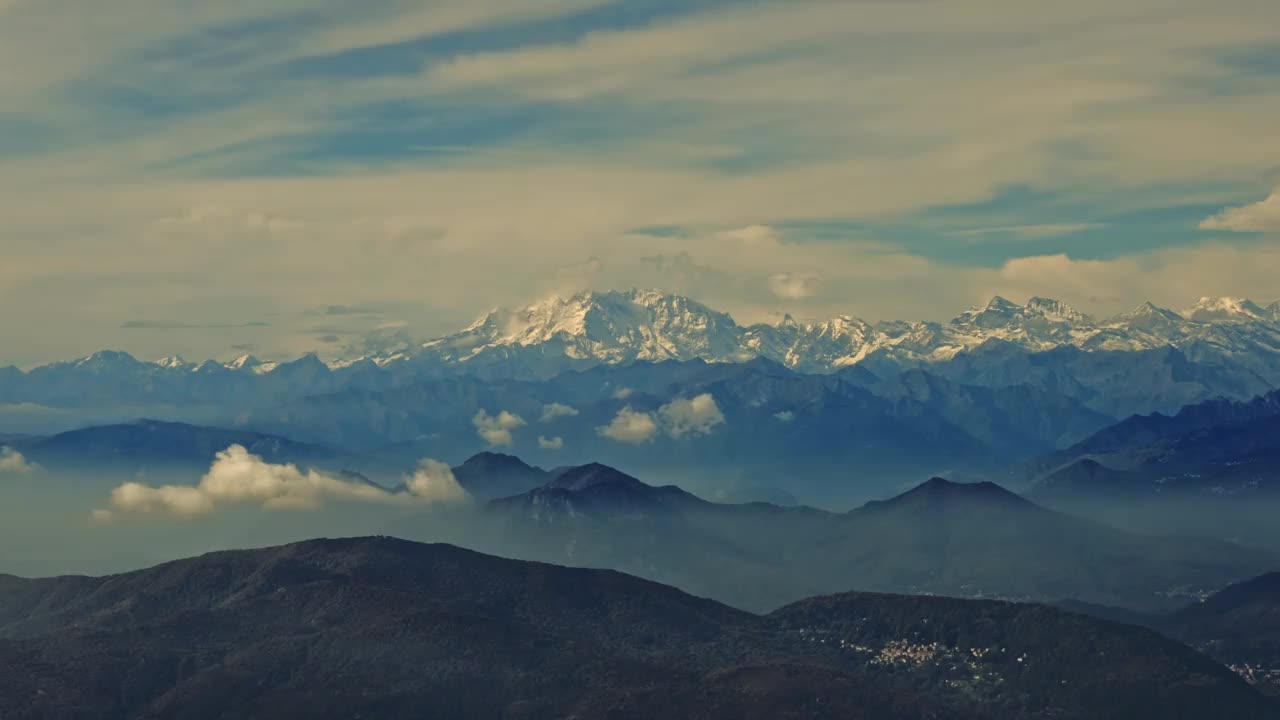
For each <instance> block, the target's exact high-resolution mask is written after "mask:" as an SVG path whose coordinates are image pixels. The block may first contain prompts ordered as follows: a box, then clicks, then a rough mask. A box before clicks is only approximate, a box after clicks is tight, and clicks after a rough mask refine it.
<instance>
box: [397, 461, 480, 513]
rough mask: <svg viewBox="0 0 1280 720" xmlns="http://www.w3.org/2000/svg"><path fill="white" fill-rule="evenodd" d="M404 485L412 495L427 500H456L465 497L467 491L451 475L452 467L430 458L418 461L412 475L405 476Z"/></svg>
mask: <svg viewBox="0 0 1280 720" xmlns="http://www.w3.org/2000/svg"><path fill="white" fill-rule="evenodd" d="M404 487H405V489H406V490H407V491H408V492H409V494H410V495H412V496H413V497H415V498H419V499H421V500H425V501H427V502H458V501H460V500H464V499H466V497H467V491H466V490H463V489H462V485H460V484H458V479H457V478H455V477H454V476H453V469H452V468H450V467H449V466H448V465H447V464H445V463H442V462H440V461H439V460H432V459H430V458H427V459H424V460H422V461H421V462H419V463H418V469H417V470H416V471H415V472H414V473H413V475H410V476H409V477H407V478H405V481H404Z"/></svg>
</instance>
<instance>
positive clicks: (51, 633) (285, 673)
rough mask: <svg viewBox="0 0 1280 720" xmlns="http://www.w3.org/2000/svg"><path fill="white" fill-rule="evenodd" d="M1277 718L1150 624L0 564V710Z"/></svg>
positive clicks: (540, 584)
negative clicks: (44, 571) (24, 574)
mask: <svg viewBox="0 0 1280 720" xmlns="http://www.w3.org/2000/svg"><path fill="white" fill-rule="evenodd" d="M424 712H426V713H429V714H430V715H431V716H432V717H439V718H477V717H494V718H497V717H504V718H529V719H534V718H538V719H541V718H556V717H577V718H584V719H585V718H606V717H607V718H646V717H707V718H712V717H741V718H760V719H764V718H802V717H803V718H826V717H831V718H836V717H839V718H861V719H863V720H888V719H889V718H893V719H895V720H899V719H905V720H910V719H912V718H917V719H919V720H925V719H926V718H929V719H933V720H970V719H973V720H976V719H977V718H990V717H1001V718H1010V719H1012V720H1022V719H1027V720H1030V719H1032V718H1046V719H1047V718H1060V719H1063V720H1073V719H1076V718H1081V719H1083V718H1091V719H1102V720H1112V719H1114V720H1120V719H1122V718H1123V719H1124V720H1142V719H1144V718H1153V719H1154V718H1160V719H1161V720H1169V719H1174V720H1179V719H1186V720H1191V719H1193V718H1194V719H1196V720H1199V719H1200V718H1205V717H1232V718H1240V719H1242V720H1251V719H1254V718H1256V719H1258V720H1264V719H1270V718H1275V717H1277V712H1278V711H1277V707H1276V706H1275V705H1274V704H1272V703H1271V702H1269V701H1268V700H1267V699H1266V698H1264V697H1263V696H1262V695H1260V694H1259V693H1258V692H1256V691H1255V690H1253V689H1252V688H1250V687H1249V686H1248V685H1247V684H1246V683H1245V682H1244V681H1243V680H1242V679H1241V678H1240V677H1238V676H1237V675H1236V674H1234V673H1232V672H1231V671H1230V670H1228V669H1227V668H1225V667H1223V666H1221V665H1219V664H1217V663H1215V662H1213V661H1212V660H1210V659H1208V658H1206V657H1204V656H1203V655H1200V654H1199V653H1197V652H1195V651H1194V650H1192V649H1190V648H1187V647H1185V646H1183V645H1180V644H1179V643H1177V642H1174V641H1172V640H1167V639H1165V638H1163V637H1161V636H1160V635H1158V634H1156V633H1155V632H1153V631H1151V630H1147V629H1144V628H1138V627H1134V626H1128V625H1122V624H1115V623H1110V622H1106V621H1102V620H1095V619H1091V618H1088V617H1085V616H1082V615H1076V614H1071V613H1065V612H1062V611H1058V610H1053V609H1050V608H1047V607H1042V606H1032V605H1014V604H1008V603H996V602H979V601H964V600H951V599H946V598H906V597H897V596H885V595H867V594H845V595H839V596H829V597H820V598H813V599H809V600H805V601H802V602H799V603H796V604H794V605H790V606H788V607H784V608H781V609H779V610H777V611H775V612H773V613H770V614H768V615H755V614H750V613H745V612H741V611H738V610H733V609H731V608H728V607H726V606H723V605H720V604H718V603H715V602H712V601H709V600H703V599H699V598H696V597H692V596H689V595H686V594H684V593H681V592H679V591H677V590H674V589H672V588H669V587H665V586H662V585H658V584H655V583H651V582H646V581H643V580H639V579H637V578H633V577H630V576H626V575H622V574H619V573H615V572H609V571H600V570H584V569H569V568H562V567H556V566H551V565H542V564H537V563H527V562H519V561H514V560H504V559H500V558H496V557H491V556H486V555H482V554H478V553H475V552H470V551H466V550H462V549H459V548H456V547H451V546H447V545H418V544H414V543H409V542H405V541H400V540H394V539H390V538H354V539H347V540H314V541H308V542H302V543H297V544H293V545H287V546H283V547H272V548H265V549H261V550H245V551H233V552H220V553H213V554H209V555H205V556H202V557H197V558H192V559H187V560H180V561H176V562H172V563H168V564H165V565H161V566H158V567H153V568H150V569H147V570H140V571H136V572H132V573H127V574H123V575H115V576H109V577H61V578H50V579H43V580H23V579H19V578H15V577H11V576H0V713H2V714H3V715H4V717H7V718H46V717H59V718H68V719H73V718H74V719H79V718H94V719H97V718H126V717H185V718H217V717H229V716H235V717H242V718H260V717H261V718H266V717H270V718H347V717H381V718H400V717H421V716H422V715H423V713H424Z"/></svg>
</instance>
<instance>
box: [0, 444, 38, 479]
mask: <svg viewBox="0 0 1280 720" xmlns="http://www.w3.org/2000/svg"><path fill="white" fill-rule="evenodd" d="M35 469H36V466H35V465H33V464H31V463H29V462H27V459H26V458H25V457H23V455H22V453H20V452H18V451H17V450H14V449H13V448H11V447H0V475H28V474H30V473H32V472H33V471H35Z"/></svg>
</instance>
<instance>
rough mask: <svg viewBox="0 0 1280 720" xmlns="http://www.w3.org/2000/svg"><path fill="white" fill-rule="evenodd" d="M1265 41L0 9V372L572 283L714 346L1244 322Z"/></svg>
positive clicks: (1251, 4)
mask: <svg viewBox="0 0 1280 720" xmlns="http://www.w3.org/2000/svg"><path fill="white" fill-rule="evenodd" d="M1276 26H1280V6H1277V5H1276V4H1275V3H1274V2H1269V1H1267V2H1263V1H1256V0H1223V1H1221V2H1208V1H1205V2H1176V1H1174V0H1133V1H1132V2H1128V3H1124V4H1123V5H1122V6H1118V5H1117V4H1115V3H1109V2H1101V1H1100V0H1082V1H1081V2H1078V3H1072V4H1071V6H1070V7H1054V8H1050V7H1040V6H1029V5H1028V4H1027V3H1020V2H1013V1H1012V0H991V1H990V2H984V3H980V4H976V5H975V4H969V3H952V2H943V1H942V0H938V1H934V2H930V1H928V0H921V1H919V2H898V1H894V0H881V1H853V0H851V1H850V2H830V1H826V0H824V1H817V2H803V1H800V2H786V3H783V2H764V1H756V2H751V1H745V0H743V1H734V2H692V3H691V2H674V1H671V2H667V1H665V0H653V1H649V0H645V1H644V2H627V3H622V2H609V1H608V0H537V1H530V2H521V3H518V4H517V3H511V2H509V1H507V0H504V1H502V2H498V1H496V0H467V1H465V2H464V1H461V0H440V1H438V2H430V3H424V2H404V1H402V0H369V1H367V2H362V3H358V4H357V3H349V2H336V1H326V0H255V1H254V2H249V1H248V0H225V1H224V2H218V3H205V2H196V1H195V0H117V1H115V2H112V3H100V2H93V1H91V0H0V64H3V65H4V66H5V67H6V68H9V69H10V70H7V71H6V72H5V73H4V74H3V76H2V77H0V213H3V216H4V217H5V218H6V223H5V224H4V227H0V243H3V247H4V249H5V253H4V256H5V262H4V263H2V264H0V329H3V331H4V335H5V337H6V343H5V344H4V350H3V351H2V353H0V363H5V362H16V363H19V364H30V363H33V362H38V361H43V360H49V359H55V358H60V357H66V356H70V355H76V354H83V353H86V352H90V351H92V350H94V349H98V348H101V347H118V348H123V349H127V350H131V351H134V352H136V353H138V354H140V355H143V356H148V357H159V356H161V355H168V354H172V353H174V352H181V353H184V354H187V355H189V356H193V357H206V356H213V357H229V356H233V355H235V354H238V353H239V352H242V351H243V350H244V349H246V348H254V349H255V351H256V352H259V353H260V354H262V355H265V356H285V355H290V354H296V353H298V352H303V351H306V350H313V349H314V350H321V351H323V352H336V351H337V348H340V347H342V346H343V345H344V344H346V343H348V342H352V341H354V340H355V339H357V338H358V337H359V336H360V335H362V334H363V333H365V332H368V331H370V330H373V329H375V328H379V327H380V328H381V330H380V331H381V332H386V331H387V330H388V329H389V328H396V327H400V326H402V325H403V326H404V327H405V328H406V331H408V332H412V333H414V334H421V335H430V334H434V333H439V332H446V331H448V330H451V329H454V328H455V327H457V326H458V325H459V324H461V323H465V322H466V321H467V320H468V319H470V318H471V317H472V316H474V315H476V314H478V313H480V312H483V311H484V310H486V309H488V308H489V307H491V306H495V305H507V304H514V303H522V302H526V301H531V300H536V299H538V298H540V297H542V296H545V295H547V294H551V293H567V292H573V291H576V290H581V289H584V288H600V289H604V288H611V287H630V286H657V287H663V288H666V289H669V290H672V291H677V292H685V293H689V294H691V295H694V296H695V297H698V298H701V299H703V300H704V301H706V302H708V303H709V304H712V305H715V306H717V307H721V308H724V309H726V310H728V311H730V312H732V313H733V314H734V315H735V316H736V317H738V318H739V319H740V320H743V321H752V320H761V319H768V318H770V317H776V316H778V315H779V314H780V313H782V312H791V313H792V314H794V315H796V316H798V317H821V316H826V315H830V314H834V313H851V314H856V315H861V316H865V317H868V318H871V319H876V318H888V317H895V318H907V319H914V318H928V319H943V318H946V317H949V316H951V315H954V314H955V313H956V312H958V311H959V310H961V309H963V307H965V306H967V305H970V304H974V303H978V302H982V300H983V299H984V298H985V297H988V296H990V295H992V294H997V293H998V294H1003V295H1006V296H1009V297H1013V298H1015V299H1024V298H1026V297H1028V296H1030V295H1051V296H1058V297H1061V298H1062V299H1064V300H1067V301H1069V302H1073V303H1077V304H1080V305H1082V306H1083V307H1084V308H1085V309H1086V310H1089V311H1092V312H1096V313H1103V314H1105V313H1108V312H1118V311H1121V310H1124V309H1127V308H1128V307H1131V306H1133V305H1136V304H1138V303H1139V302H1141V301H1143V300H1146V299H1151V300H1154V301H1156V302H1158V303H1162V304H1167V305H1172V306H1175V307H1176V306H1179V305H1181V304H1189V303H1190V302H1193V301H1194V300H1195V299H1196V298H1197V297H1199V296H1201V295H1222V294H1229V295H1248V296H1252V297H1253V299H1255V300H1257V301H1259V302H1271V301H1274V300H1276V299H1280V284H1277V281H1276V280H1275V278H1276V277H1280V273H1277V271H1280V251H1278V250H1277V248H1276V239H1277V237H1278V234H1280V196H1277V195H1274V194H1273V193H1274V192H1275V191H1276V187H1277V186H1280V133H1277V132H1276V131H1275V129H1274V126H1275V121H1274V118H1276V117H1280V44H1277V43H1276V42H1275V39H1274V30H1273V28H1274V27H1276ZM655 228H657V229H661V230H662V231H661V232H655V231H654V229H655ZM361 304H366V305H367V304H376V305H377V307H378V308H379V311H378V312H376V313H364V314H359V315H356V314H352V315H347V316H344V317H343V318H341V322H338V321H333V322H326V323H320V322H317V320H316V312H315V309H316V308H324V307H327V306H330V305H361Z"/></svg>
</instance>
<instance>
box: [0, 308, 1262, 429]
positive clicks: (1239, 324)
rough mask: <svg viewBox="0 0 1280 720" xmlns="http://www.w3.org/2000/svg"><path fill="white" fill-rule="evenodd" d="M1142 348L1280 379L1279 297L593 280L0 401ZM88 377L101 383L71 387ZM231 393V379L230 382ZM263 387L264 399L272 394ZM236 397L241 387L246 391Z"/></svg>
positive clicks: (48, 382)
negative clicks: (755, 307) (525, 300)
mask: <svg viewBox="0 0 1280 720" xmlns="http://www.w3.org/2000/svg"><path fill="white" fill-rule="evenodd" d="M997 348H1008V349H1007V350H1002V351H1001V352H1009V350H1017V351H1021V352H1022V353H1030V354H1037V353H1044V352H1047V351H1051V350H1056V349H1063V348H1074V349H1078V350H1081V351H1085V352H1125V353H1132V352H1142V351H1152V350H1164V349H1167V348H1174V349H1176V350H1177V351H1179V352H1180V353H1181V355H1182V356H1183V357H1184V358H1185V359H1186V361H1187V362H1189V363H1192V364H1197V365H1204V366H1207V367H1216V368H1220V369H1222V370H1223V372H1226V373H1228V374H1231V375H1233V376H1238V377H1235V379H1234V382H1237V383H1244V384H1248V383H1249V380H1248V379H1246V378H1247V377H1248V376H1249V375H1250V374H1251V375H1252V383H1253V384H1254V385H1268V384H1270V385H1275V384H1276V381H1277V378H1280V303H1276V304H1274V305H1271V306H1269V307H1266V308H1263V307H1260V306H1258V305H1256V304H1254V303H1252V302H1250V301H1248V300H1240V299H1235V298H1203V299H1202V300H1201V301H1200V302H1199V303H1197V304H1196V305H1195V306H1194V307H1192V308H1190V309H1188V310H1186V311H1184V312H1182V313H1175V312H1172V311H1170V310H1165V309H1162V308H1158V307H1155V306H1154V305H1151V304H1149V303H1148V304H1144V305H1143V306H1141V307H1139V308H1137V309H1136V310H1134V311H1132V312H1129V313H1125V314H1122V315H1118V316H1115V317H1112V318H1107V319H1102V320H1099V319H1095V318H1092V317H1090V316H1089V315H1086V314H1085V313H1082V312H1080V311H1078V310H1075V309H1074V308H1071V307H1070V306H1068V305H1066V304H1064V303H1061V302H1058V301H1056V300H1049V299H1045V298H1032V299H1031V300H1029V301H1028V302H1027V303H1026V304H1025V305H1019V304H1016V303H1013V302H1011V301H1009V300H1006V299H1004V298H1000V297H996V298H993V299H992V300H991V301H990V302H989V303H987V304H986V305H985V306H982V307H975V308H972V309H970V310H968V311H966V312H964V313H962V314H960V315H959V316H957V317H956V318H954V319H952V320H951V321H949V322H945V323H936V322H906V321H882V322H876V323H868V322H866V321H863V320H860V319H858V318H854V317H849V316H840V317H836V318H832V319H830V320H825V321H821V322H810V323H801V322H797V321H795V320H793V319H791V318H790V316H788V317H786V318H784V319H783V320H782V321H780V322H778V323H774V324H756V325H746V326H742V325H739V324H737V323H736V322H734V320H733V319H732V318H731V317H730V316H729V315H727V314H725V313H722V312H718V311H715V310H712V309H711V308H708V307H707V306H705V305H702V304H701V303H698V302H696V301H694V300H692V299H689V298H686V297H682V296H678V295H669V294H664V293H661V292H659V291H653V290H631V291H626V292H618V291H612V292H585V293H580V294H578V295H574V296H572V297H569V298H553V299H550V300H546V301H543V302H540V303H535V304H533V305H530V306H527V307H524V308H520V309H513V310H494V311H492V312H490V313H488V314H487V315H485V316H484V317H482V318H481V319H479V320H478V321H476V322H475V323H474V324H473V325H471V326H470V327H468V328H466V329H464V330H462V331H460V332H457V333H454V334H452V335H448V336H445V337H441V338H437V339H432V340H427V341H424V342H418V343H412V342H405V343H403V344H402V346H400V347H394V348H383V349H381V350H380V351H379V352H377V353H375V354H372V355H363V356H357V357H341V358H336V359H333V360H331V361H328V362H324V361H321V360H320V359H319V358H317V357H315V356H310V355H309V356H305V357H303V358H300V359H298V360H293V361H290V362H262V361H259V360H258V359H256V358H254V357H252V356H250V355H245V356H241V357H239V358H237V359H235V360H233V361H231V362H226V363H219V362H215V361H206V362H203V363H198V364H197V363H190V362H187V361H185V360H183V359H182V358H180V357H170V358H166V359H164V360H161V361H158V362H142V361H138V360H136V359H134V358H132V357H131V356H129V355H127V354H126V353H121V352H108V351H104V352H99V353H95V354H93V355H90V356H88V357H86V358H83V359H80V360H76V361H71V362H58V363H53V364H51V365H45V366H41V367H38V368H34V369H32V370H29V371H27V372H25V373H24V372H22V371H20V370H18V369H16V368H4V369H2V370H0V399H3V400H4V401H8V402H21V401H31V402H48V403H51V404H59V403H61V404H68V403H71V404H74V403H77V402H80V403H83V402H87V401H91V400H93V399H94V398H102V397H110V396H111V395H112V393H114V392H118V391H120V390H121V389H122V387H121V386H122V385H125V384H130V385H134V386H140V388H138V387H136V388H135V390H137V389H145V390H146V391H147V392H148V393H151V394H152V395H153V396H154V398H155V399H163V398H166V397H171V396H175V395H176V396H179V397H183V396H185V397H187V399H190V398H191V397H192V396H195V397H199V396H201V394H202V392H209V391H211V386H214V385H221V386H225V388H229V389H230V390H229V391H230V392H232V393H233V394H247V393H249V392H250V390H249V388H252V392H253V393H254V394H256V395H258V396H259V397H258V399H278V398H279V397H281V396H298V395H302V394H308V393H313V392H322V391H324V390H333V389H336V388H338V387H343V388H347V387H358V388H367V387H378V386H382V385H385V384H388V383H392V384H394V383H399V382H403V381H404V380H405V378H407V377H414V378H422V377H431V376H439V375H453V374H458V373H466V374H471V375H475V376H478V377H483V378H486V379H547V378H550V377H553V376H556V375H559V374H561V373H563V372H565V371H567V370H574V369H584V368H588V367H593V366H596V365H601V364H605V365H620V364H626V363H630V362H635V361H649V362H658V361H663V360H693V359H700V360H705V361H709V362H743V361H746V360H749V359H752V358H766V359H769V360H773V361H775V362H778V363H780V364H782V365H783V366H785V367H787V368H790V369H792V370H795V371H797V372H802V373H828V372H833V371H835V370H838V369H840V368H844V367H849V366H853V365H862V364H865V365H866V366H867V367H870V368H872V369H873V370H874V371H875V372H876V373H877V374H879V375H881V376H884V375H885V374H886V373H885V369H886V368H893V369H897V370H901V369H904V368H909V367H919V366H933V365H937V364H945V363H949V362H951V361H954V360H955V359H956V358H957V357H959V356H961V355H964V354H968V353H977V354H979V355H988V354H991V352H992V351H993V350H995V349H997ZM86 378H94V379H96V380H97V385H98V387H97V390H96V391H95V392H93V393H90V394H89V395H87V396H77V395H76V394H75V392H76V390H77V389H78V387H77V386H78V385H80V384H83V383H84V380H85V379H86ZM223 391H224V392H225V391H227V390H225V389H224V390H223ZM264 393H265V397H264V396H263V394H264ZM237 396H239V395H237Z"/></svg>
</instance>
